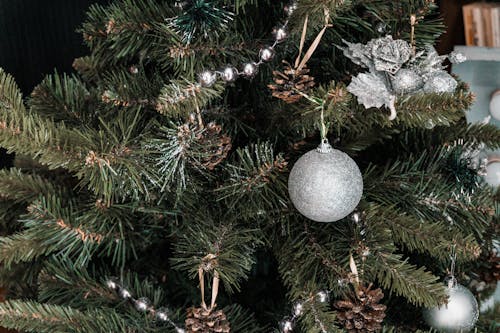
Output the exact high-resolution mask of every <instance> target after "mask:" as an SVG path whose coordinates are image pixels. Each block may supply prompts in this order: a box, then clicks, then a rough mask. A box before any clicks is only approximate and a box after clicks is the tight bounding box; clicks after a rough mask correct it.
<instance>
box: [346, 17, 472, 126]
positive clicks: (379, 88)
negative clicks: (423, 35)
mask: <svg viewBox="0 0 500 333" xmlns="http://www.w3.org/2000/svg"><path fill="white" fill-rule="evenodd" d="M410 22H411V25H412V30H411V41H410V43H408V42H406V41H404V40H401V39H396V40H394V39H393V38H392V36H391V35H387V36H385V37H382V38H376V39H372V40H370V41H369V42H368V43H367V44H360V43H356V44H354V43H349V42H347V41H345V40H344V43H345V44H346V45H347V47H340V48H341V49H342V50H343V51H344V55H345V56H346V57H348V58H349V59H351V60H352V62H354V63H355V64H357V65H359V66H361V67H364V68H367V69H368V72H367V73H360V74H358V75H357V76H356V77H353V79H352V81H351V83H350V84H349V86H348V87H347V90H348V91H349V92H351V93H352V94H353V95H355V96H356V97H357V98H358V102H359V103H361V104H363V105H364V107H365V108H367V109H369V108H372V107H375V108H380V107H382V106H385V107H387V108H389V110H390V111H391V115H390V117H389V119H390V120H394V119H396V116H397V112H396V108H395V102H396V98H397V96H401V95H413V94H418V93H452V92H454V91H455V89H456V87H457V81H456V80H455V79H454V78H453V77H452V76H451V75H450V74H448V73H447V72H446V71H445V70H444V69H445V66H443V65H442V63H443V61H444V60H445V59H446V58H448V59H449V60H450V62H452V63H460V62H463V61H465V56H464V55H463V54H461V53H457V52H452V53H451V54H449V55H448V56H440V55H439V54H438V53H437V51H436V50H435V49H434V47H432V46H430V45H429V46H427V48H426V49H425V50H421V51H419V52H417V51H416V46H415V39H414V33H415V24H416V16H415V15H412V16H411V19H410Z"/></svg>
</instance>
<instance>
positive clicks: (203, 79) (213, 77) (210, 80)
mask: <svg viewBox="0 0 500 333" xmlns="http://www.w3.org/2000/svg"><path fill="white" fill-rule="evenodd" d="M198 79H199V81H200V84H201V85H202V86H203V87H211V86H213V85H214V84H215V82H216V81H217V74H216V73H215V72H214V71H209V70H206V71H203V72H201V73H200V75H199V77H198Z"/></svg>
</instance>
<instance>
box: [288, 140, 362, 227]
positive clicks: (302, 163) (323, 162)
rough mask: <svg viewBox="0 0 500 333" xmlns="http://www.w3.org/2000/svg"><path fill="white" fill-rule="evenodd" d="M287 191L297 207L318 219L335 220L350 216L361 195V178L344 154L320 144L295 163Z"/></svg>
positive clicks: (355, 166) (320, 220)
mask: <svg viewBox="0 0 500 333" xmlns="http://www.w3.org/2000/svg"><path fill="white" fill-rule="evenodd" d="M288 192H289V194H290V199H291V200H292V202H293V205H294V206H295V208H297V210H298V211H299V212H300V213H301V214H302V215H304V216H305V217H307V218H309V219H311V220H313V221H317V222H334V221H338V220H340V219H342V218H344V217H346V216H347V215H349V214H350V213H351V212H352V211H353V210H354V209H355V208H356V206H357V205H358V203H359V201H360V200H361V196H362V194H363V177H362V175H361V171H360V170H359V167H358V165H357V164H356V162H354V160H353V159H351V158H350V157H349V156H348V155H347V154H345V153H343V152H341V151H339V150H335V149H333V148H331V146H330V145H329V144H327V143H326V144H322V145H321V146H320V148H318V149H315V150H311V151H309V152H308V153H306V154H304V155H303V156H302V157H301V158H299V160H298V161H297V162H296V163H295V165H294V166H293V168H292V171H291V172H290V176H289V178H288Z"/></svg>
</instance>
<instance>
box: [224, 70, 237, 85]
mask: <svg viewBox="0 0 500 333" xmlns="http://www.w3.org/2000/svg"><path fill="white" fill-rule="evenodd" d="M221 77H222V79H223V80H224V81H226V82H234V81H236V80H237V79H238V70H237V69H236V68H234V67H230V66H228V67H226V68H224V69H223V70H222V73H221Z"/></svg>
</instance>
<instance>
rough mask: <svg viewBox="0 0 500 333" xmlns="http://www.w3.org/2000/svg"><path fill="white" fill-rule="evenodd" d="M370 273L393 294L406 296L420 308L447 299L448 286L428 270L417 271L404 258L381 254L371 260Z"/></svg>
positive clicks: (374, 255) (367, 269)
mask: <svg viewBox="0 0 500 333" xmlns="http://www.w3.org/2000/svg"><path fill="white" fill-rule="evenodd" d="M368 258H369V259H367V261H366V265H365V269H366V273H367V274H368V275H371V276H373V277H374V278H376V279H377V280H378V282H379V283H380V284H381V286H382V287H383V288H384V289H385V290H387V291H389V292H390V294H391V295H396V296H403V297H404V298H406V299H407V300H408V301H409V302H410V303H412V304H414V305H416V306H425V307H433V306H437V305H439V304H441V303H442V301H443V300H444V299H445V298H446V292H445V288H444V284H442V283H439V282H438V280H439V278H437V277H435V276H434V275H432V274H431V273H429V272H428V271H426V270H425V269H424V268H417V267H415V266H414V265H411V264H409V263H408V262H407V261H406V260H403V259H402V256H401V255H397V254H391V253H386V252H381V251H377V252H375V253H374V254H373V256H370V257H368Z"/></svg>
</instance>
